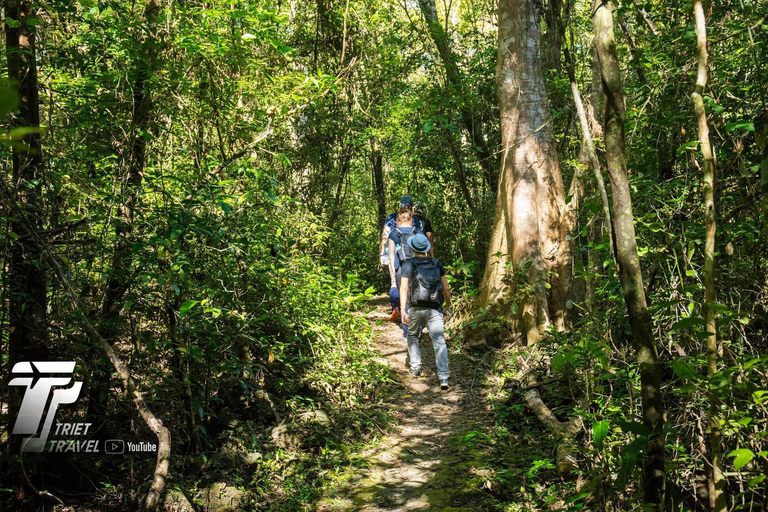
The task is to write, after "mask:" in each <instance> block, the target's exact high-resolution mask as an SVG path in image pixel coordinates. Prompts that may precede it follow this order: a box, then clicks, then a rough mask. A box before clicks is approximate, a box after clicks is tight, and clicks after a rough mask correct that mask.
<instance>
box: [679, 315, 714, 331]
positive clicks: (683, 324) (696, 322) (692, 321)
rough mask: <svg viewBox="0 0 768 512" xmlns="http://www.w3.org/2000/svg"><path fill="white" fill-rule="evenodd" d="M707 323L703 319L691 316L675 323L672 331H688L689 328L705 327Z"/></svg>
mask: <svg viewBox="0 0 768 512" xmlns="http://www.w3.org/2000/svg"><path fill="white" fill-rule="evenodd" d="M706 325H707V322H706V320H704V319H703V318H700V317H697V316H691V317H688V318H683V319H682V320H680V321H679V322H675V324H674V325H673V326H672V330H673V331H678V330H680V329H688V328H689V327H698V326H702V327H703V326H706Z"/></svg>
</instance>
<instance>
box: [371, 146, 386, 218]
mask: <svg viewBox="0 0 768 512" xmlns="http://www.w3.org/2000/svg"><path fill="white" fill-rule="evenodd" d="M371 165H372V167H373V186H374V192H375V193H376V206H377V212H378V219H379V223H378V224H377V225H378V227H379V232H381V229H382V228H383V227H384V221H385V220H386V218H387V200H386V195H385V192H384V169H383V165H382V157H381V151H379V148H378V145H377V143H376V142H374V144H373V151H372V152H371Z"/></svg>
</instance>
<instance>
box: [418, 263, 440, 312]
mask: <svg viewBox="0 0 768 512" xmlns="http://www.w3.org/2000/svg"><path fill="white" fill-rule="evenodd" d="M413 263H414V269H413V284H412V285H411V286H410V288H411V305H412V306H419V307H426V308H435V309H436V308H439V307H440V303H441V301H440V299H441V297H442V295H443V281H442V278H441V276H440V269H439V268H438V266H437V259H436V258H430V259H429V260H428V261H424V262H420V263H418V264H417V263H416V262H415V261H414V262H413Z"/></svg>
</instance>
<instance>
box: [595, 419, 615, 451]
mask: <svg viewBox="0 0 768 512" xmlns="http://www.w3.org/2000/svg"><path fill="white" fill-rule="evenodd" d="M610 424H611V422H610V421H608V420H602V421H595V422H594V423H592V438H593V439H594V440H595V446H596V447H597V449H598V450H602V449H603V440H604V439H605V436H607V435H608V427H609V426H610Z"/></svg>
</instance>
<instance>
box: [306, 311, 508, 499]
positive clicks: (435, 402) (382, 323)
mask: <svg viewBox="0 0 768 512" xmlns="http://www.w3.org/2000/svg"><path fill="white" fill-rule="evenodd" d="M371 305H372V306H374V307H375V309H373V310H372V311H370V312H369V313H368V314H367V315H366V318H367V319H368V321H369V322H370V323H371V327H372V329H373V331H374V333H375V335H376V348H377V349H378V350H379V352H380V353H381V356H380V362H381V363H382V364H385V365H388V366H389V367H390V369H391V370H392V374H393V376H394V378H395V379H396V380H397V381H398V382H399V385H397V384H396V385H394V386H393V387H394V388H395V389H394V390H393V393H392V394H391V395H390V397H389V400H388V404H387V406H388V407H389V408H390V412H391V414H392V416H393V417H394V418H395V420H396V423H397V424H396V425H395V426H393V427H392V428H391V429H389V433H388V435H385V436H384V437H383V438H382V439H381V440H380V441H379V442H377V443H375V445H374V446H373V447H371V448H369V449H368V450H367V451H365V452H363V453H362V454H361V456H362V458H363V459H364V460H366V461H367V466H368V467H367V468H366V467H364V468H356V469H354V470H351V471H353V472H352V474H350V475H349V480H348V481H347V482H346V484H345V485H344V486H343V487H342V488H340V489H337V490H336V492H334V496H333V497H330V496H329V497H326V499H325V500H323V501H321V502H320V503H319V504H318V507H317V508H316V510H318V511H328V510H361V511H367V512H368V511H378V510H387V511H400V510H403V511H405V510H493V509H495V508H496V507H495V506H494V501H495V500H494V499H493V497H492V496H491V495H490V493H488V492H487V491H485V490H484V489H483V486H484V484H485V482H486V481H487V474H488V470H483V469H480V468H482V467H487V465H488V458H489V453H488V449H487V447H483V446H482V445H481V443H480V444H478V443H477V442H476V441H477V440H475V439H474V438H475V436H477V435H478V433H479V432H483V431H484V430H485V429H486V428H487V427H490V424H491V422H492V418H491V416H490V412H489V411H488V408H487V406H486V405H485V403H484V399H483V393H482V390H481V389H480V385H481V382H482V380H483V379H482V375H481V374H480V372H479V371H476V368H477V365H476V364H474V363H473V362H472V361H470V360H469V359H468V358H467V357H466V356H464V355H462V354H460V353H450V354H449V367H450V371H451V378H450V380H449V383H450V388H449V389H448V390H446V391H442V390H441V389H440V382H439V380H438V378H437V373H436V371H437V368H436V367H435V353H434V349H433V348H432V341H431V339H430V338H429V335H428V334H426V333H424V334H422V336H421V340H420V341H421V355H422V361H423V366H422V376H421V377H420V378H414V377H412V376H411V375H410V373H409V372H408V369H407V368H406V366H405V359H406V356H407V350H406V342H405V340H403V339H402V330H401V328H400V324H399V323H398V324H395V323H393V322H390V321H389V315H390V309H389V298H388V297H386V296H382V297H376V298H375V299H374V300H373V301H372V302H371ZM448 345H449V348H450V341H449V342H448ZM480 438H482V436H480Z"/></svg>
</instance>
